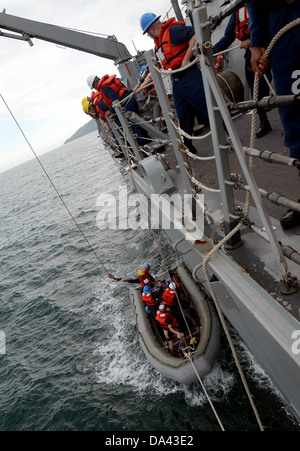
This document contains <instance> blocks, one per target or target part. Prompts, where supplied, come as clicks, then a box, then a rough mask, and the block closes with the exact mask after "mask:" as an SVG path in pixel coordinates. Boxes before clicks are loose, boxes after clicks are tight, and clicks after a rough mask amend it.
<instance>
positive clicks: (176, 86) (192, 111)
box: [141, 13, 208, 153]
mask: <svg viewBox="0 0 300 451" xmlns="http://www.w3.org/2000/svg"><path fill="white" fill-rule="evenodd" d="M159 18H160V16H157V15H156V14H154V13H146V14H144V15H143V16H142V18H141V28H142V30H143V33H144V34H146V33H147V34H148V36H149V37H151V38H152V39H153V40H154V41H155V53H156V56H157V57H158V60H159V61H160V63H161V64H162V66H163V68H164V69H169V68H170V69H172V70H176V69H179V68H183V67H184V66H186V65H188V64H189V62H190V60H191V59H192V47H193V45H194V43H195V40H196V39H195V31H194V29H193V27H191V26H186V25H185V23H184V22H176V21H175V19H174V18H172V19H169V20H168V21H167V22H165V23H161V22H160V20H159ZM159 55H161V57H159ZM172 82H173V96H174V104H175V108H176V113H177V117H178V119H179V122H180V127H181V128H182V130H183V131H185V132H186V133H187V134H189V135H190V136H191V135H192V134H193V128H194V121H195V117H197V119H198V122H199V123H200V124H204V125H207V124H208V111H207V106H206V99H205V93H204V86H203V80H202V74H201V72H200V71H199V69H198V67H197V65H193V66H191V67H190V68H188V69H186V70H183V71H181V72H178V73H175V74H173V75H172ZM185 144H186V146H187V147H188V148H189V150H190V151H191V152H192V153H196V149H195V147H194V146H193V145H192V142H191V140H189V139H185Z"/></svg>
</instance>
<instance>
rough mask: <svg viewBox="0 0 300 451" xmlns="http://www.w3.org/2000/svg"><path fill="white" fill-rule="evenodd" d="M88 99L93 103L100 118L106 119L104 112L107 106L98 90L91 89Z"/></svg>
mask: <svg viewBox="0 0 300 451" xmlns="http://www.w3.org/2000/svg"><path fill="white" fill-rule="evenodd" d="M90 101H91V102H92V104H93V105H94V107H95V109H96V111H97V113H98V114H99V117H100V119H103V120H106V116H105V113H106V112H107V111H109V107H108V106H107V104H106V103H105V102H104V100H103V96H102V95H101V93H100V92H99V91H92V94H91V98H90Z"/></svg>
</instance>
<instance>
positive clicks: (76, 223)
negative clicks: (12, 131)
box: [0, 94, 121, 281]
mask: <svg viewBox="0 0 300 451" xmlns="http://www.w3.org/2000/svg"><path fill="white" fill-rule="evenodd" d="M0 97H1V99H2V100H3V103H4V105H5V106H6V108H7V109H8V111H9V113H10V115H11V117H12V118H13V120H14V122H15V124H16V125H17V127H18V129H19V130H20V132H21V133H22V135H23V137H24V139H25V141H26V142H27V144H28V146H29V148H30V150H31V151H32V153H33V155H34V156H35V158H36V160H37V161H38V163H39V165H40V167H41V168H42V170H43V172H44V173H45V175H46V177H47V179H48V180H49V182H50V184H51V185H52V187H53V189H54V190H55V192H56V194H57V196H58V198H59V199H60V201H61V203H62V204H63V206H64V208H65V209H66V211H67V212H68V214H69V216H70V218H71V219H72V221H73V222H74V224H75V226H76V227H77V229H78V230H79V232H80V233H81V235H82V236H83V238H84V240H85V241H86V243H87V245H88V246H89V248H90V249H91V251H92V252H93V254H94V255H95V257H96V259H97V260H98V262H99V264H100V266H101V267H102V268H103V269H104V271H105V272H106V274H107V275H108V277H109V278H110V279H113V280H116V281H118V280H121V279H117V278H115V276H114V275H113V274H111V273H110V272H109V271H108V269H107V268H106V267H105V265H104V264H103V262H102V260H101V259H100V257H99V256H98V254H97V252H96V251H95V249H94V248H93V246H92V244H91V243H90V241H89V239H88V238H87V236H86V234H85V233H84V231H83V230H82V228H81V227H80V225H79V224H78V222H77V221H76V219H75V218H74V216H73V214H72V213H71V211H70V210H69V207H68V206H67V204H66V203H65V201H64V199H63V198H62V196H61V195H60V193H59V191H58V189H57V188H56V186H55V184H54V183H53V181H52V179H51V177H50V175H49V174H48V172H47V170H46V169H45V167H44V165H43V163H42V162H41V160H40V159H39V157H38V155H37V154H36V152H35V150H34V149H33V147H32V145H31V144H30V142H29V140H28V138H27V136H26V135H25V133H24V131H23V130H22V128H21V126H20V124H19V122H18V121H17V119H16V117H15V116H14V114H13V112H12V110H11V109H10V107H9V106H8V104H7V102H6V101H5V99H4V97H3V96H2V94H0Z"/></svg>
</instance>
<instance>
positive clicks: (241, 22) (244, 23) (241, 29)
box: [235, 6, 250, 41]
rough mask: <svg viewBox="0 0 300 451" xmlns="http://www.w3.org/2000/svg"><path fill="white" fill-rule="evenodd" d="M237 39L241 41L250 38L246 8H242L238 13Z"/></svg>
mask: <svg viewBox="0 0 300 451" xmlns="http://www.w3.org/2000/svg"><path fill="white" fill-rule="evenodd" d="M235 37H236V39H239V40H240V41H245V39H249V38H250V29H249V16H248V11H247V7H246V6H243V7H242V8H240V9H239V10H238V11H237V13H236V25H235Z"/></svg>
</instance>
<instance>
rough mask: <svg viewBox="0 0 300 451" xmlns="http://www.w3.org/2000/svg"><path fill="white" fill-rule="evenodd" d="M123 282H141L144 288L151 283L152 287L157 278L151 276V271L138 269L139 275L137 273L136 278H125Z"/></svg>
mask: <svg viewBox="0 0 300 451" xmlns="http://www.w3.org/2000/svg"><path fill="white" fill-rule="evenodd" d="M123 282H127V283H139V284H140V287H141V288H142V289H144V287H145V286H146V285H149V286H150V287H152V286H153V284H154V282H155V279H154V278H153V277H152V276H151V274H150V273H148V274H147V273H146V272H145V271H143V270H141V269H140V270H139V271H138V275H137V278H136V279H125V280H123Z"/></svg>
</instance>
